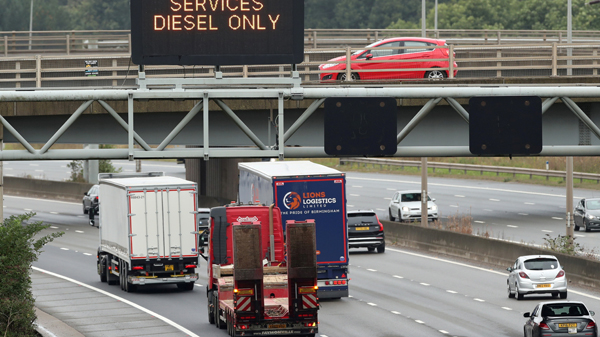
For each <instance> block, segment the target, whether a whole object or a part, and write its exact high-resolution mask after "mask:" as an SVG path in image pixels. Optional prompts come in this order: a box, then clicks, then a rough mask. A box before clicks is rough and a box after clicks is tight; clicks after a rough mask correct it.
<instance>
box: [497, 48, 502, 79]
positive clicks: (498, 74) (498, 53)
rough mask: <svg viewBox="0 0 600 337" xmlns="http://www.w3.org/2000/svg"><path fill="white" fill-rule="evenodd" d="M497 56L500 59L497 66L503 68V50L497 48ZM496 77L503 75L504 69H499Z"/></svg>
mask: <svg viewBox="0 0 600 337" xmlns="http://www.w3.org/2000/svg"><path fill="white" fill-rule="evenodd" d="M496 58H497V59H498V62H496V66H497V67H498V68H502V61H500V60H502V50H500V49H498V50H496ZM496 77H502V70H501V69H498V70H496Z"/></svg>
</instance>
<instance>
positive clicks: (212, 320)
mask: <svg viewBox="0 0 600 337" xmlns="http://www.w3.org/2000/svg"><path fill="white" fill-rule="evenodd" d="M212 293H213V291H212V290H209V291H208V293H207V295H206V296H207V297H208V300H207V302H208V307H207V308H206V311H208V323H210V324H215V313H214V306H213V294H212Z"/></svg>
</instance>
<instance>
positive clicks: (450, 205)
mask: <svg viewBox="0 0 600 337" xmlns="http://www.w3.org/2000/svg"><path fill="white" fill-rule="evenodd" d="M450 207H458V205H450Z"/></svg>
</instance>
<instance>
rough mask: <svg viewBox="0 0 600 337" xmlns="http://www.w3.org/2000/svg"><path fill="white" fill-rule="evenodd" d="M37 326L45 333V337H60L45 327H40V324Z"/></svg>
mask: <svg viewBox="0 0 600 337" xmlns="http://www.w3.org/2000/svg"><path fill="white" fill-rule="evenodd" d="M36 326H37V328H38V329H40V330H43V331H44V333H43V335H44V336H50V337H58V336H57V335H55V334H53V333H52V332H50V331H49V330H48V329H46V328H44V327H43V326H41V325H39V324H38V323H36Z"/></svg>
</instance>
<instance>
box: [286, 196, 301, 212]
mask: <svg viewBox="0 0 600 337" xmlns="http://www.w3.org/2000/svg"><path fill="white" fill-rule="evenodd" d="M300 201H301V199H300V195H299V194H298V193H296V192H288V193H287V194H286V195H284V196H283V204H284V205H285V207H287V209H297V208H298V207H300Z"/></svg>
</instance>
